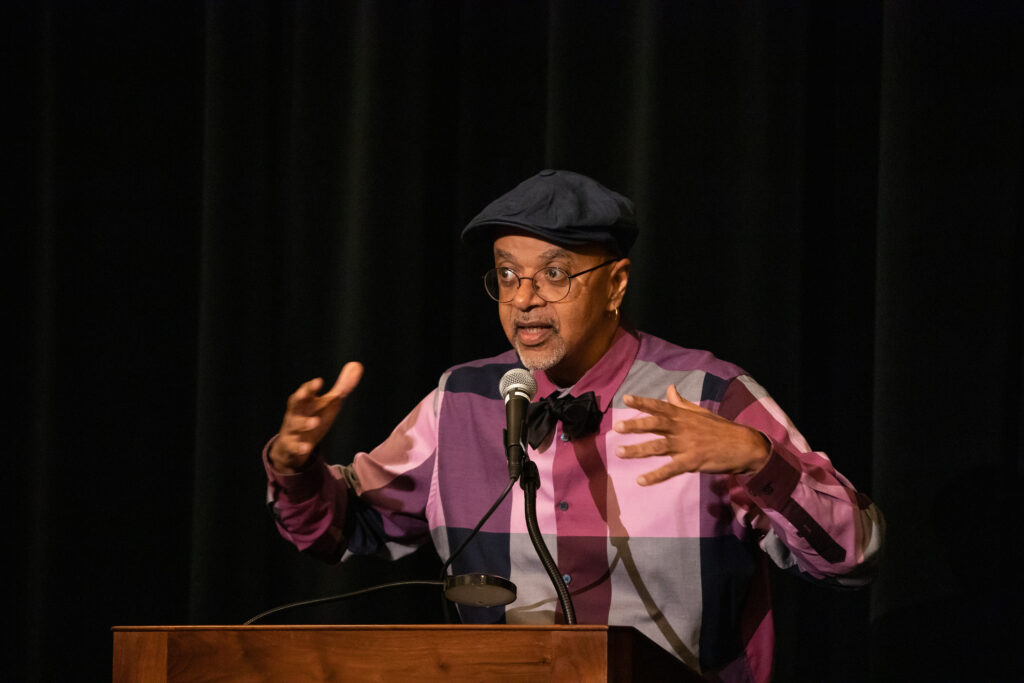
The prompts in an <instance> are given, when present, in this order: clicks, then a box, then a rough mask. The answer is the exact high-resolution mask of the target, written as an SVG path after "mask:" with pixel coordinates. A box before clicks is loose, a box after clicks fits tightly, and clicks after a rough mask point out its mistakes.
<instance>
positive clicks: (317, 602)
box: [242, 579, 444, 626]
mask: <svg viewBox="0 0 1024 683" xmlns="http://www.w3.org/2000/svg"><path fill="white" fill-rule="evenodd" d="M443 585H444V581H429V580H426V579H418V580H411V581H395V582H394V583H384V584H381V585H379V586H370V587H369V588H361V589H359V590H357V591H352V592H351V593H342V594H341V595H330V596H328V597H326V598H313V599H312V600H301V601H299V602H291V603H288V604H287V605H280V606H278V607H274V608H273V609H268V610H267V611H266V612H261V613H260V614H257V615H256V616H254V617H253V618H252V619H250V620H249V621H247V622H245V623H244V624H242V625H243V626H251V625H252V624H255V623H256V622H257V621H259V620H260V619H262V618H263V617H268V616H270V615H271V614H275V613H277V612H284V611H285V610H289V609H293V608H295V607H308V606H310V605H321V604H324V603H327V602H335V601H337V600H345V599H347V598H353V597H355V596H357V595H362V594H363V593H372V592H373V591H376V590H381V589H383V588H397V587H399V586H443Z"/></svg>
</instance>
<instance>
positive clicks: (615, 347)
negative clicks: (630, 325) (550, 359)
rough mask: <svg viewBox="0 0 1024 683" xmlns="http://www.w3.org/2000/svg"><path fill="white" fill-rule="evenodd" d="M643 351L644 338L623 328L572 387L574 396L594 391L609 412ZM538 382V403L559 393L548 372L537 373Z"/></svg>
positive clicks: (599, 403) (617, 331)
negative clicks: (641, 342)
mask: <svg viewBox="0 0 1024 683" xmlns="http://www.w3.org/2000/svg"><path fill="white" fill-rule="evenodd" d="M639 349H640V339H639V338H638V337H637V336H636V334H635V333H633V332H629V331H627V330H626V329H625V328H623V327H621V326H620V327H619V328H618V329H617V330H616V331H615V336H614V337H612V344H611V346H609V347H608V350H607V351H605V352H604V355H603V356H601V358H600V360H598V361H597V363H595V364H594V366H593V367H592V368H590V369H589V370H587V372H586V373H585V374H584V375H583V377H580V381H578V382H576V384H574V385H573V387H572V395H573V396H580V395H582V394H585V393H587V392H588V391H593V392H594V394H595V395H596V396H597V404H598V407H600V409H601V412H602V413H603V412H606V411H607V410H608V406H610V405H611V403H612V397H614V396H615V393H616V392H617V391H618V390H619V387H620V386H622V382H623V381H624V380H625V379H626V374H627V373H628V372H629V369H630V368H631V367H632V366H633V360H634V359H635V358H636V353H637V351H638V350H639ZM534 376H535V377H536V379H537V394H536V396H535V397H534V398H535V400H540V399H542V398H544V397H546V396H550V395H551V392H553V391H557V390H558V389H559V387H558V386H557V385H555V383H554V382H552V381H551V380H550V379H548V375H547V373H546V372H544V371H540V372H537V373H534Z"/></svg>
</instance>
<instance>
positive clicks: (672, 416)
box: [614, 385, 770, 486]
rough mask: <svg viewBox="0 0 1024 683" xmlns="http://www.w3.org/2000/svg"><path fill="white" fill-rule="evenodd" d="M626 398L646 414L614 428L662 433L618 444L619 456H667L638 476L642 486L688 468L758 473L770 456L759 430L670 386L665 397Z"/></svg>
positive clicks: (624, 399) (630, 396)
mask: <svg viewBox="0 0 1024 683" xmlns="http://www.w3.org/2000/svg"><path fill="white" fill-rule="evenodd" d="M623 401H624V402H625V404H626V405H627V406H629V407H630V408H635V409H636V410H639V411H642V412H645V413H647V414H648V417H638V418H636V419H633V420H622V421H619V422H616V423H615V425H614V429H615V431H617V432H619V433H620V434H655V435H657V436H660V437H661V438H659V439H651V440H650V441H645V442H643V443H639V444H635V445H633V446H619V448H618V449H616V451H615V455H617V456H618V457H620V458H628V459H632V458H649V457H651V456H661V457H667V458H669V461H668V462H667V463H665V464H664V465H662V466H661V467H659V468H658V469H656V470H652V471H650V472H648V473H646V474H642V475H640V476H639V477H637V483H638V484H640V485H641V486H649V485H651V484H657V483H658V482H662V481H665V480H666V479H669V478H671V477H674V476H676V475H677V474H683V473H684V472H711V473H715V474H754V473H756V472H758V471H760V469H761V468H762V467H763V466H764V464H765V462H767V460H768V456H769V454H770V451H769V447H768V443H767V441H766V440H765V438H764V437H763V436H762V435H761V433H760V432H758V431H757V430H755V429H751V428H750V427H744V426H743V425H739V424H736V423H735V422H732V421H730V420H727V419H725V418H724V417H721V416H719V415H715V414H714V413H712V412H711V411H709V410H705V409H704V408H701V407H700V406H698V405H697V404H695V403H691V402H690V401H687V400H686V399H685V398H683V397H682V396H680V395H679V392H678V391H676V388H675V387H674V386H672V385H669V387H668V390H667V391H666V392H665V400H664V401H659V400H658V399H654V398H643V397H641V396H634V395H632V394H627V395H626V396H624V397H623Z"/></svg>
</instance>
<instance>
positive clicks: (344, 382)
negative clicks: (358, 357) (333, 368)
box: [324, 361, 363, 398]
mask: <svg viewBox="0 0 1024 683" xmlns="http://www.w3.org/2000/svg"><path fill="white" fill-rule="evenodd" d="M362 378H363V364H362V363H357V362H355V361H352V362H351V363H345V367H343V368H342V369H341V372H340V373H338V379H337V380H336V381H335V382H334V386H333V387H331V390H330V391H328V392H327V393H326V394H324V395H325V396H330V397H331V398H345V397H346V396H348V395H349V394H351V393H352V391H353V390H355V388H356V385H358V384H359V380H360V379H362Z"/></svg>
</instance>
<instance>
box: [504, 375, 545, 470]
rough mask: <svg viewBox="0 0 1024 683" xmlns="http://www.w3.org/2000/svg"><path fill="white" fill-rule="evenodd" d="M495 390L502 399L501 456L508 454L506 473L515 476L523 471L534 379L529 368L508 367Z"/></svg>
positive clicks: (534, 390)
mask: <svg viewBox="0 0 1024 683" xmlns="http://www.w3.org/2000/svg"><path fill="white" fill-rule="evenodd" d="M498 392H499V393H500V394H501V397H502V398H503V399H505V424H506V425H507V426H506V428H505V457H507V458H508V476H509V477H511V478H512V479H518V478H519V475H520V474H521V473H522V471H523V455H524V453H525V452H526V449H525V448H524V446H523V444H524V443H526V413H527V412H528V410H529V407H530V400H531V399H533V395H534V394H536V393H537V380H536V379H534V378H533V375H531V374H530V371H529V370H524V369H523V368H512V369H511V370H509V371H508V372H506V373H505V374H504V375H503V376H502V378H501V382H500V383H499V384H498Z"/></svg>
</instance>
